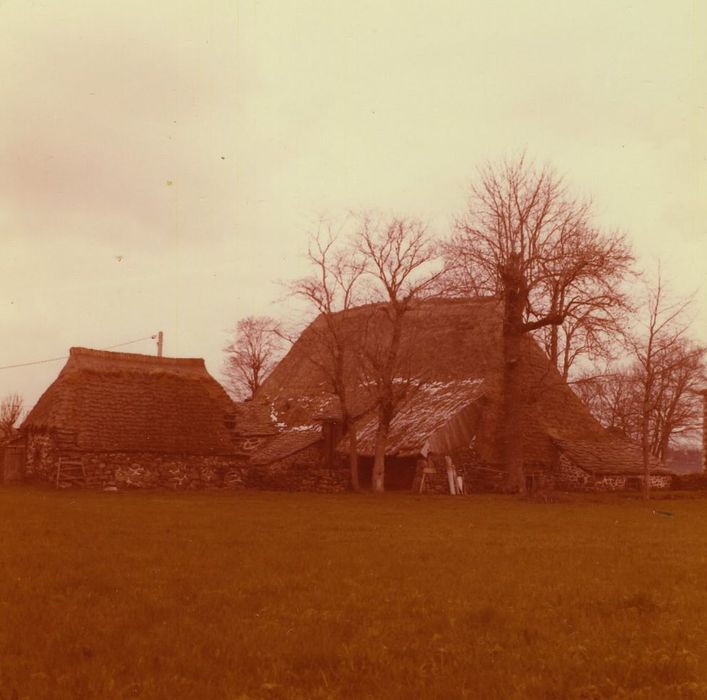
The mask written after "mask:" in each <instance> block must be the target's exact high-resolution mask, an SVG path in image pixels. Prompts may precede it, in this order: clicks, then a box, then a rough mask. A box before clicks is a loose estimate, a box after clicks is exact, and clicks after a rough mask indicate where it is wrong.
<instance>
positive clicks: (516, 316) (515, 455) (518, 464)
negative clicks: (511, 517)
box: [502, 256, 527, 493]
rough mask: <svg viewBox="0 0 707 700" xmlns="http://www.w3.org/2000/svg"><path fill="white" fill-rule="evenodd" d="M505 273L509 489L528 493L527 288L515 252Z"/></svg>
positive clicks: (505, 458) (504, 435)
mask: <svg viewBox="0 0 707 700" xmlns="http://www.w3.org/2000/svg"><path fill="white" fill-rule="evenodd" d="M503 277H504V287H505V289H504V309H503V429H502V439H503V462H504V467H505V470H506V489H507V490H508V491H509V492H511V493H524V492H525V475H524V473H523V438H522V432H523V430H522V423H523V387H522V386H521V379H522V377H521V355H520V348H521V341H522V336H523V309H524V308H525V304H526V301H527V289H526V287H525V283H524V282H525V281H524V279H523V276H522V272H521V270H520V268H519V260H518V259H517V258H516V257H515V256H511V258H510V260H509V262H508V264H507V266H506V268H505V270H504V275H503Z"/></svg>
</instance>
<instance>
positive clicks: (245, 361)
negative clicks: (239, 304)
mask: <svg viewBox="0 0 707 700" xmlns="http://www.w3.org/2000/svg"><path fill="white" fill-rule="evenodd" d="M224 353H225V354H226V357H225V360H224V367H223V375H224V377H225V380H226V382H225V383H226V389H227V390H228V392H229V393H230V394H231V395H232V396H233V397H234V398H235V399H240V400H243V399H251V398H253V397H254V396H255V393H256V391H257V390H258V388H259V387H260V385H261V384H262V383H263V381H264V380H265V378H266V377H267V376H268V374H270V372H271V370H272V369H273V367H274V366H275V364H276V363H277V361H278V360H279V358H280V355H281V354H282V339H281V336H280V334H279V329H278V324H277V322H276V321H275V320H274V319H272V318H270V317H269V316H248V317H247V318H244V319H242V320H240V321H239V322H238V325H237V326H236V328H235V330H234V335H233V339H232V340H231V342H230V343H229V344H228V345H227V346H226V347H225V348H224Z"/></svg>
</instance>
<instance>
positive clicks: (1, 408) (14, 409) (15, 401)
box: [0, 393, 24, 444]
mask: <svg viewBox="0 0 707 700" xmlns="http://www.w3.org/2000/svg"><path fill="white" fill-rule="evenodd" d="M23 406H24V402H23V400H22V397H21V396H20V395H19V394H18V393H12V394H8V395H7V396H5V397H4V398H3V399H2V401H0V444H2V443H4V442H7V441H8V440H10V439H11V438H12V436H13V435H14V431H15V424H16V423H17V421H18V420H19V419H20V416H21V415H22V409H23Z"/></svg>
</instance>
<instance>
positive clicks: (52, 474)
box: [25, 433, 59, 482]
mask: <svg viewBox="0 0 707 700" xmlns="http://www.w3.org/2000/svg"><path fill="white" fill-rule="evenodd" d="M58 460H59V453H58V451H57V449H56V443H55V441H54V438H53V437H52V436H51V435H49V434H47V433H30V434H29V435H28V436H27V450H26V452H25V478H27V479H40V480H42V481H50V482H54V481H55V480H56V468H57V464H58Z"/></svg>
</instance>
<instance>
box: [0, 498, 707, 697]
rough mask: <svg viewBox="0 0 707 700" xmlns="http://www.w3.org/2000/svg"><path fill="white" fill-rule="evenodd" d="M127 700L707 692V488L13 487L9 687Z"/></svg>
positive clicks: (4, 563)
mask: <svg viewBox="0 0 707 700" xmlns="http://www.w3.org/2000/svg"><path fill="white" fill-rule="evenodd" d="M653 508H656V509H659V510H662V511H669V512H671V513H672V516H667V515H660V514H654V513H653V512H652V509H653ZM124 697H125V698H131V697H141V698H165V699H166V698H329V697H332V698H338V697H346V698H457V697H469V698H484V699H486V698H504V699H505V698H510V699H513V698H531V699H532V698H558V699H559V698H586V699H588V698H613V697H621V698H681V697H682V698H707V498H691V499H680V500H662V501H656V502H654V503H651V504H649V505H645V504H643V503H642V502H640V501H638V500H632V499H628V498H626V497H625V496H624V497H619V496H613V497H610V496H607V497H604V498H603V499H599V498H597V497H594V498H593V499H592V498H590V497H576V499H575V500H574V501H573V502H570V503H559V504H540V503H532V502H528V501H520V500H517V499H513V498H509V497H501V496H473V497H465V498H456V499H455V498H451V497H416V496H411V495H395V494H389V495H385V496H383V497H379V498H376V497H373V496H354V495H339V496H321V495H314V494H274V493H237V494H218V493H213V494H211V493H208V494H172V493H120V494H109V493H89V492H54V491H49V490H47V491H44V490H38V489H36V490H33V489H26V488H3V489H0V698H2V699H3V700H5V699H9V698H18V699H19V698H39V699H44V698H72V699H73V698H107V699H110V698H124Z"/></svg>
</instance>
